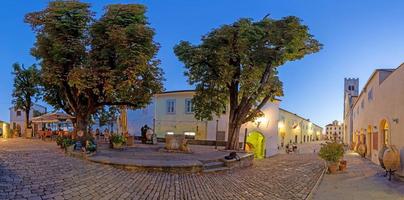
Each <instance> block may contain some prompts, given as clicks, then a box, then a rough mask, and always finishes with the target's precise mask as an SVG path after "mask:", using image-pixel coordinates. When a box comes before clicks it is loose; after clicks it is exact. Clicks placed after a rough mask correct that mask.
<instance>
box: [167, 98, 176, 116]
mask: <svg viewBox="0 0 404 200" xmlns="http://www.w3.org/2000/svg"><path fill="white" fill-rule="evenodd" d="M167 113H169V114H175V100H174V99H170V100H167Z"/></svg>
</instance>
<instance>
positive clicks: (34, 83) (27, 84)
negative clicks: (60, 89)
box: [12, 63, 41, 128]
mask: <svg viewBox="0 0 404 200" xmlns="http://www.w3.org/2000/svg"><path fill="white" fill-rule="evenodd" d="M13 75H14V89H13V94H12V96H13V99H12V104H13V105H14V109H15V110H17V109H21V110H23V111H25V126H26V128H30V127H31V123H30V120H29V113H30V110H31V107H32V106H33V104H34V102H36V101H37V100H38V99H39V98H40V94H41V87H40V83H41V80H40V75H39V70H38V68H37V67H36V66H35V65H31V66H30V67H28V68H25V67H24V65H20V64H18V63H15V64H14V65H13Z"/></svg>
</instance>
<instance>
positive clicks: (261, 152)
mask: <svg viewBox="0 0 404 200" xmlns="http://www.w3.org/2000/svg"><path fill="white" fill-rule="evenodd" d="M246 151H249V152H254V157H255V158H264V157H265V137H264V135H263V134H262V133H260V132H258V131H253V132H251V133H249V134H248V136H247V145H246Z"/></svg>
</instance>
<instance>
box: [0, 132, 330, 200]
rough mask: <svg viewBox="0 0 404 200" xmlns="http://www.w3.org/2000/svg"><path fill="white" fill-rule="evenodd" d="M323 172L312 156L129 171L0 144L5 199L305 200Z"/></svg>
mask: <svg viewBox="0 0 404 200" xmlns="http://www.w3.org/2000/svg"><path fill="white" fill-rule="evenodd" d="M322 171H323V162H322V161H320V160H319V159H318V158H317V156H315V155H312V154H300V155H298V154H293V155H278V156H274V157H272V158H269V159H263V160H258V161H255V163H254V166H253V167H250V168H246V169H237V170H233V171H229V172H225V173H212V174H174V173H164V172H146V171H142V170H139V171H125V170H121V169H117V168H114V167H111V166H109V165H102V164H97V163H92V162H88V161H84V160H80V159H77V158H73V157H67V156H65V155H64V153H63V152H62V151H61V150H60V149H58V147H57V146H56V145H55V144H54V143H51V142H43V141H40V140H25V139H9V140H4V139H0V199H305V198H306V196H307V195H308V193H309V192H310V191H311V189H312V188H313V186H314V185H315V183H316V181H317V180H318V178H319V176H320V174H321V172H322Z"/></svg>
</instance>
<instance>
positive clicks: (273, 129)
mask: <svg viewBox="0 0 404 200" xmlns="http://www.w3.org/2000/svg"><path fill="white" fill-rule="evenodd" d="M194 94H195V92H194V91H193V90H184V91H169V92H164V93H161V94H157V95H155V96H154V98H153V100H152V102H151V103H150V104H149V105H148V106H147V107H146V108H144V109H139V110H128V111H127V124H128V132H129V134H131V135H135V136H140V135H141V132H140V129H141V127H142V126H144V125H147V126H149V127H151V128H153V129H154V130H155V133H156V134H157V137H159V138H164V137H165V135H167V134H184V135H186V136H187V137H189V138H190V139H194V140H206V141H216V140H218V141H223V142H224V141H227V137H228V118H229V117H228V112H225V113H223V114H222V115H221V116H219V117H214V118H213V120H210V121H199V120H197V119H195V117H194V114H193V110H192V98H193V96H194ZM261 110H262V112H263V113H264V117H262V118H259V119H258V120H256V121H255V122H249V123H246V124H244V125H243V126H242V127H241V130H240V142H241V143H244V139H245V132H247V137H248V136H249V135H251V134H261V135H262V136H263V140H262V141H261V142H262V143H263V149H264V150H265V152H264V154H265V156H266V157H268V156H272V155H275V154H276V153H277V152H278V116H279V101H278V100H276V101H274V102H268V103H267V104H266V105H265V106H264V107H263V108H262V109H261ZM246 139H247V138H246Z"/></svg>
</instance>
